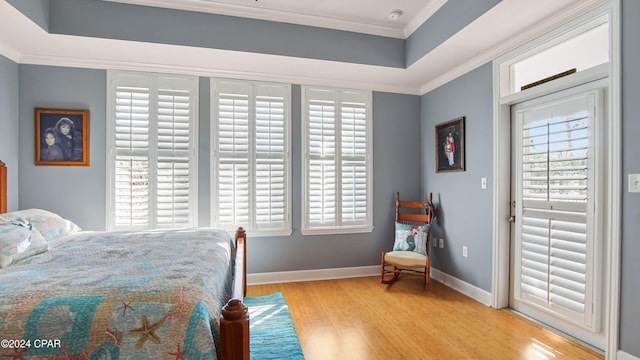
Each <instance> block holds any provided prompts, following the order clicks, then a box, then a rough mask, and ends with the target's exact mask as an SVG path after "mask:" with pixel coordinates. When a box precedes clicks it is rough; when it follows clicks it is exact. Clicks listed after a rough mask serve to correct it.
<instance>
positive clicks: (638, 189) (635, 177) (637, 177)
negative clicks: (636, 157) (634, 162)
mask: <svg viewBox="0 0 640 360" xmlns="http://www.w3.org/2000/svg"><path fill="white" fill-rule="evenodd" d="M629 192H630V193H640V174H629Z"/></svg>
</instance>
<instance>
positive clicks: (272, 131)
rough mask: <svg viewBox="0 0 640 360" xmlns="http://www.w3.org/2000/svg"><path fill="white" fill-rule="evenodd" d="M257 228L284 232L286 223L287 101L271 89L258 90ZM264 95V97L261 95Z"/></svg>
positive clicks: (256, 126)
mask: <svg viewBox="0 0 640 360" xmlns="http://www.w3.org/2000/svg"><path fill="white" fill-rule="evenodd" d="M256 92H257V94H256V104H255V109H256V124H255V129H256V130H255V134H256V152H255V154H256V173H255V174H256V175H255V179H256V185H255V186H256V196H255V199H256V205H255V209H256V228H257V229H269V228H275V229H278V228H283V226H284V225H285V223H286V220H287V217H288V214H287V196H286V186H287V181H286V178H285V174H286V173H285V158H286V151H287V149H286V148H285V129H286V128H285V118H284V116H285V111H284V107H285V99H284V96H283V95H276V94H273V95H272V94H271V93H272V92H273V91H272V89H271V88H268V87H262V88H257V89H256ZM261 92H262V93H264V94H262V95H261Z"/></svg>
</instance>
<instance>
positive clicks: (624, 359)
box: [616, 350, 640, 360]
mask: <svg viewBox="0 0 640 360" xmlns="http://www.w3.org/2000/svg"><path fill="white" fill-rule="evenodd" d="M616 355H617V359H618V360H640V358H637V357H635V356H633V355H631V354H627V353H626V352H624V351H622V350H618V353H617V354H616Z"/></svg>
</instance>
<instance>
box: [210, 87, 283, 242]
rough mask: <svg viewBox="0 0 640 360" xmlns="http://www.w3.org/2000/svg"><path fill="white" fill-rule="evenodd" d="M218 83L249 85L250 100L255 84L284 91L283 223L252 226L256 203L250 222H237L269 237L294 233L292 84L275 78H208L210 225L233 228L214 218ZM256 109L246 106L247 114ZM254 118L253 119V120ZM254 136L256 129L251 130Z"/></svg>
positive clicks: (215, 213) (253, 179) (216, 213)
mask: <svg viewBox="0 0 640 360" xmlns="http://www.w3.org/2000/svg"><path fill="white" fill-rule="evenodd" d="M220 84H230V85H231V86H248V87H249V88H250V90H249V99H250V100H249V101H252V100H251V99H253V100H255V97H256V95H255V87H257V86H272V87H280V88H282V90H283V95H284V112H285V116H284V118H285V129H284V137H285V158H284V168H285V172H286V174H285V176H284V178H285V182H286V183H285V197H286V205H285V211H286V216H285V218H286V220H285V224H284V227H283V228H282V229H262V230H259V229H255V228H253V226H255V207H254V206H253V207H250V208H252V209H253V210H251V211H252V213H251V214H250V217H251V219H250V223H249V224H246V225H245V224H238V225H239V226H242V227H244V228H245V230H248V231H251V236H252V237H268V236H290V235H291V234H292V233H293V221H292V218H293V215H292V209H293V207H292V202H293V201H292V190H291V188H292V167H291V164H292V161H291V147H292V138H291V123H292V119H291V118H292V115H291V114H292V112H291V97H292V96H291V84H285V83H277V82H265V81H251V80H237V79H227V78H211V86H210V88H211V95H210V101H211V113H210V123H211V129H210V134H209V136H210V139H211V146H210V149H209V151H210V156H211V160H210V162H209V166H210V176H211V180H210V184H211V194H210V199H211V205H210V214H211V215H210V221H211V226H212V227H219V228H223V229H225V230H227V231H235V230H236V229H235V228H233V229H232V228H224V227H223V226H222V225H219V224H218V223H217V221H216V218H217V217H218V209H217V208H216V207H215V206H214V205H215V204H216V203H217V189H218V185H219V183H218V181H217V179H218V176H217V164H218V155H217V151H218V150H217V147H216V146H215V144H216V143H217V138H218V137H217V124H218V106H219V103H218V98H217V97H216V94H217V91H218V87H219V86H220ZM252 113H255V109H251V108H250V109H249V114H252ZM254 121H255V120H254ZM253 136H254V139H255V133H254V134H253ZM248 160H249V161H252V162H253V164H255V162H256V157H255V156H250V158H249V159H248ZM249 183H250V187H251V188H250V190H249V191H250V205H251V204H253V203H254V200H255V199H254V197H253V196H252V195H251V194H253V193H254V192H255V177H253V176H250V178H249Z"/></svg>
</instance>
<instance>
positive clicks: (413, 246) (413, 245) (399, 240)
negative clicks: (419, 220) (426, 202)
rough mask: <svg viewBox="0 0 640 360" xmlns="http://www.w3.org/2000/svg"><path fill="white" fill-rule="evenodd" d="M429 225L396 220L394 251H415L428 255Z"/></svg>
mask: <svg viewBox="0 0 640 360" xmlns="http://www.w3.org/2000/svg"><path fill="white" fill-rule="evenodd" d="M428 233H429V225H428V224H423V225H410V224H403V223H400V222H397V221H396V240H395V242H394V244H393V251H415V252H417V253H419V254H422V255H427V234H428Z"/></svg>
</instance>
